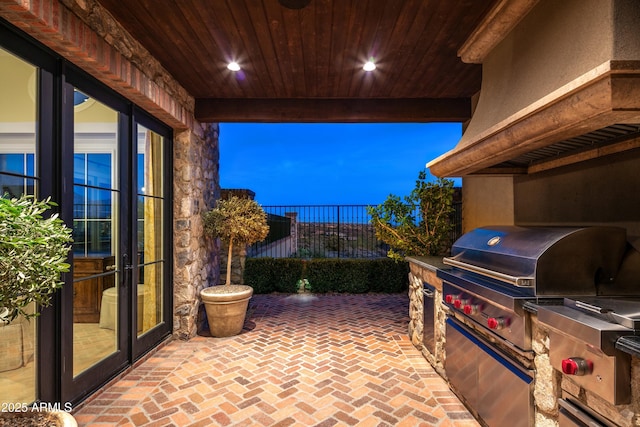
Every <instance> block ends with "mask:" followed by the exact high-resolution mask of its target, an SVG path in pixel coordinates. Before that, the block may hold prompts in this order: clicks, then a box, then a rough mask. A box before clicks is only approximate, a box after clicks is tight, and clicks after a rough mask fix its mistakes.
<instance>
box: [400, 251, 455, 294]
mask: <svg viewBox="0 0 640 427" xmlns="http://www.w3.org/2000/svg"><path fill="white" fill-rule="evenodd" d="M405 259H406V260H407V261H408V262H409V268H410V270H411V274H413V275H414V276H416V277H417V278H419V279H420V280H422V281H423V282H425V283H429V284H430V285H431V286H433V287H435V288H436V289H437V290H439V291H442V280H441V279H440V278H439V277H437V275H436V273H437V271H438V270H439V269H443V268H448V267H447V266H446V265H445V264H444V263H443V262H442V257H439V256H411V257H405Z"/></svg>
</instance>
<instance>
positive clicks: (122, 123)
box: [0, 19, 172, 404]
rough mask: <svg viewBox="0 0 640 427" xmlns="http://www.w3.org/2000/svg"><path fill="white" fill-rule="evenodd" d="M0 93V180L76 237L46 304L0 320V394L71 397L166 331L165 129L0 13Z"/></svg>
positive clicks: (27, 398) (5, 189)
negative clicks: (31, 313)
mask: <svg viewBox="0 0 640 427" xmlns="http://www.w3.org/2000/svg"><path fill="white" fill-rule="evenodd" d="M0 93H2V94H3V95H5V96H4V97H2V99H0V190H1V191H2V193H3V195H7V196H10V197H18V196H20V195H21V194H32V195H34V196H36V197H37V198H38V199H44V198H47V197H51V200H52V201H54V202H55V203H57V208H56V210H57V211H58V212H59V214H60V218H62V219H63V220H64V221H65V223H66V224H67V225H68V226H70V227H72V228H73V238H74V243H73V248H72V251H71V255H70V263H71V266H72V271H71V272H70V273H68V274H65V275H63V280H64V282H65V283H64V286H63V287H62V289H61V290H60V291H58V292H56V293H55V294H54V296H53V304H52V306H50V307H46V308H42V309H41V315H40V316H39V317H38V318H37V320H36V321H31V322H26V321H24V322H21V321H16V322H13V323H12V324H6V325H5V324H4V323H6V322H3V324H2V325H0V328H2V330H3V331H2V332H3V335H2V340H3V343H4V344H6V345H5V346H4V347H5V350H6V351H4V352H3V351H0V359H1V360H0V397H1V398H3V399H4V400H5V401H7V402H8V401H14V402H17V401H19V402H23V403H28V402H33V401H38V400H41V401H45V402H58V403H60V402H64V403H71V404H75V403H77V402H79V401H80V400H82V399H83V398H84V397H86V396H87V395H89V394H91V393H93V392H94V391H96V390H97V389H99V388H100V387H101V386H102V385H103V384H105V383H106V382H107V381H108V380H109V379H110V378H112V377H114V376H116V375H117V374H118V373H119V372H121V371H122V370H123V369H125V368H126V367H128V366H131V365H132V364H133V362H134V361H135V360H136V359H138V358H139V357H140V356H141V355H143V354H144V353H146V352H148V351H149V350H151V349H153V348H154V347H155V346H157V345H158V344H159V343H160V342H161V341H162V340H163V339H165V338H166V337H168V336H169V335H170V334H171V330H172V325H171V319H172V316H171V303H172V300H171V280H170V277H171V268H170V267H171V261H170V255H171V253H170V252H171V250H170V248H171V206H170V202H169V201H170V200H171V184H170V183H171V173H170V171H171V170H172V165H171V151H172V150H171V143H172V141H171V138H172V135H171V129H170V128H168V127H166V126H164V125H163V124H162V123H160V122H159V121H158V120H155V119H153V118H152V117H151V116H149V115H148V114H146V113H145V112H143V111H141V110H140V109H138V108H137V107H136V106H135V105H133V104H132V103H131V102H130V101H128V100H126V99H124V98H122V97H121V96H120V95H118V94H117V93H116V92H114V91H113V90H111V89H109V88H108V87H106V86H104V85H102V84H101V83H99V82H97V81H96V80H95V79H93V78H92V77H91V76H89V75H87V74H86V73H84V72H82V71H80V70H78V69H76V68H75V67H74V66H73V65H71V64H69V63H68V62H66V61H64V60H63V59H62V58H60V57H59V56H57V55H56V54H54V53H53V52H51V51H49V50H47V49H46V48H45V47H43V46H42V45H40V44H38V43H37V42H35V41H34V40H31V39H29V38H28V37H26V36H24V34H22V33H21V32H20V31H19V30H17V29H15V28H13V27H11V26H10V25H9V24H7V23H5V22H4V21H3V20H1V19H0ZM32 309H33V310H35V309H36V308H35V307H33V308H32ZM0 350H1V349H0ZM0 400H2V399H0Z"/></svg>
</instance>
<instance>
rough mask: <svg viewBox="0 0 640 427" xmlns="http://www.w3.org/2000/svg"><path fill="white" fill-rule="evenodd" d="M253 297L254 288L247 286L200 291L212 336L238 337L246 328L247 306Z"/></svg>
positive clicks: (219, 287) (214, 287)
mask: <svg viewBox="0 0 640 427" xmlns="http://www.w3.org/2000/svg"><path fill="white" fill-rule="evenodd" d="M252 295H253V288H252V287H251V286H246V285H230V286H226V285H220V286H212V287H209V288H204V289H203V290H202V291H200V296H201V298H202V302H203V303H204V309H205V311H206V313H207V320H208V321H209V331H210V332H211V335H212V336H214V337H230V336H233V335H238V334H239V333H240V332H241V331H242V327H243V326H244V319H245V316H246V314H247V306H248V304H249V300H250V299H251V296H252Z"/></svg>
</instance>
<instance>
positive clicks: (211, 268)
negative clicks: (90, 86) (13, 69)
mask: <svg viewBox="0 0 640 427" xmlns="http://www.w3.org/2000/svg"><path fill="white" fill-rule="evenodd" d="M0 17H2V18H4V19H6V20H7V21H8V22H10V23H11V24H13V25H15V26H16V27H18V28H20V29H21V30H22V31H24V32H25V33H27V34H29V35H30V36H32V37H33V38H35V39H36V40H38V41H39V42H41V43H42V44H44V45H45V46H47V47H49V48H50V49H52V50H53V51H55V52H56V53H58V54H59V55H61V56H62V57H64V58H65V59H66V60H68V61H69V62H72V63H73V64H75V65H77V66H78V67H79V68H81V69H83V70H85V71H86V72H87V73H89V74H91V75H92V76H94V77H95V78H97V79H98V80H100V81H102V82H103V83H104V84H106V85H107V86H109V87H110V88H112V89H113V90H115V91H117V92H118V93H120V94H121V95H123V96H124V97H126V98H127V99H129V100H131V101H132V102H134V103H135V104H136V105H137V106H139V107H141V108H143V109H144V110H146V111H147V112H149V113H150V114H152V115H153V116H154V117H156V118H157V119H159V120H161V121H162V122H164V123H165V124H167V125H168V126H170V127H172V128H173V130H174V171H173V176H174V182H173V190H174V194H173V207H174V218H173V220H174V224H173V228H174V232H175V234H174V244H175V245H174V246H175V252H174V265H173V268H174V272H173V273H174V280H173V288H174V294H175V299H174V307H175V309H174V335H176V336H178V337H180V338H184V339H186V338H189V337H192V336H194V335H195V334H196V332H197V329H198V323H199V321H198V320H197V317H196V315H197V313H199V312H200V311H201V310H200V307H199V306H200V298H199V294H198V291H199V290H200V289H202V288H203V287H206V286H210V285H212V284H215V283H217V281H218V274H219V273H218V264H217V262H218V258H217V255H218V247H217V245H216V244H215V242H211V241H207V240H206V239H204V238H203V236H202V222H201V214H202V212H204V211H205V210H206V209H208V208H209V207H211V206H213V202H214V200H215V199H216V198H217V197H218V196H219V191H220V189H219V176H218V126H217V125H216V124H208V125H201V124H200V123H198V122H197V121H196V120H195V117H194V114H193V111H194V107H195V100H194V99H193V97H192V96H191V95H190V94H189V93H188V92H187V91H186V90H185V89H184V88H183V87H182V86H181V85H180V84H178V82H177V81H176V80H174V79H173V77H172V76H171V75H170V74H169V73H168V72H167V71H166V70H165V69H164V68H163V67H162V66H161V65H160V63H159V62H158V61H157V60H156V59H155V58H154V57H153V56H151V55H150V54H149V52H148V51H146V50H145V49H144V48H143V47H142V46H141V45H140V43H138V41H137V40H135V39H134V38H133V37H131V35H130V34H129V33H128V32H126V31H125V30H124V28H123V27H122V26H121V25H120V24H119V23H118V22H117V21H116V20H115V19H114V18H113V17H112V16H111V15H110V14H109V13H108V12H107V11H106V10H105V9H104V8H103V7H102V6H101V5H100V3H99V2H98V1H96V0H0Z"/></svg>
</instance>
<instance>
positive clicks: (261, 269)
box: [244, 258, 409, 294]
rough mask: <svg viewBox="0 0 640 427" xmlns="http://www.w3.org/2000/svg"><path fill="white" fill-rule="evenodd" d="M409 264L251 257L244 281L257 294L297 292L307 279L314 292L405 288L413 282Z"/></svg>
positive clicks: (397, 290) (350, 291) (362, 260)
mask: <svg viewBox="0 0 640 427" xmlns="http://www.w3.org/2000/svg"><path fill="white" fill-rule="evenodd" d="M408 273H409V264H408V263H407V262H405V261H402V262H395V261H393V260H391V259H327V258H323V259H312V260H301V259H298V258H279V259H274V258H249V259H247V262H246V264H245V273H244V275H245V276H244V282H245V284H247V285H250V286H252V287H253V289H254V293H256V294H265V293H271V292H283V293H295V292H297V290H298V286H297V285H298V281H299V280H300V279H307V280H308V282H309V284H310V287H311V291H312V292H314V293H327V292H339V293H354V294H357V293H364V292H386V293H398V292H404V291H406V290H407V289H408V286H409V279H408Z"/></svg>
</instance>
